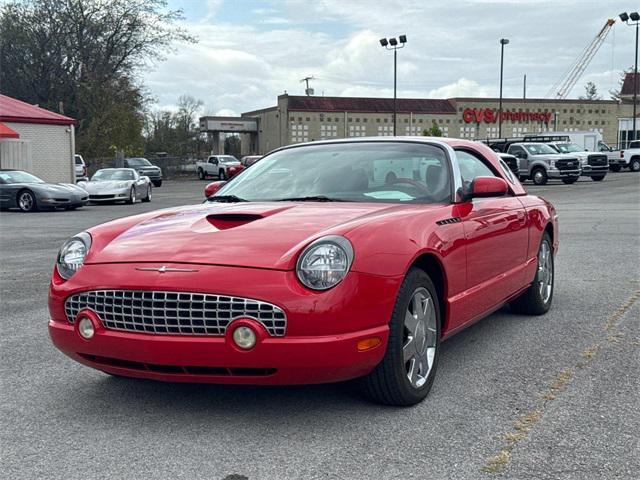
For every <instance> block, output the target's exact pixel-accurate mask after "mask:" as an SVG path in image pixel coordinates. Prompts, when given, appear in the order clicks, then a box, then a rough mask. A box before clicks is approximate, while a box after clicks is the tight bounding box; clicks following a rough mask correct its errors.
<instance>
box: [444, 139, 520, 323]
mask: <svg viewBox="0 0 640 480" xmlns="http://www.w3.org/2000/svg"><path fill="white" fill-rule="evenodd" d="M456 156H457V157H458V164H459V167H460V173H461V176H462V180H463V188H464V189H469V188H470V186H471V183H472V182H473V180H474V179H475V178H476V177H479V176H483V177H484V176H496V177H498V176H499V177H501V178H504V177H505V176H506V175H505V176H502V175H498V174H497V172H495V171H494V169H493V166H492V165H491V163H490V162H489V161H488V160H487V159H486V158H484V157H482V156H481V155H480V154H479V153H477V152H475V151H470V150H457V151H456ZM510 181H511V179H510V178H509V177H508V176H507V183H509V182H510ZM459 216H460V218H461V220H462V224H463V228H464V236H465V246H466V255H467V278H466V296H465V307H464V311H465V314H464V315H463V317H465V318H466V320H467V321H469V320H473V319H475V318H477V317H478V316H481V315H483V314H485V313H487V312H488V311H490V310H492V309H494V308H495V307H496V306H499V305H500V304H501V303H502V302H503V301H504V300H505V299H507V298H508V297H509V296H510V295H512V294H513V293H515V292H517V291H518V290H519V289H520V288H522V286H523V284H524V267H525V262H526V256H527V247H528V241H529V234H528V226H527V220H526V211H525V208H524V207H523V205H522V203H521V202H520V200H518V198H517V197H516V196H515V195H513V194H511V193H509V194H508V195H505V196H499V197H486V198H473V199H471V200H467V201H466V202H464V203H462V204H460V209H459ZM462 320H463V318H461V321H462Z"/></svg>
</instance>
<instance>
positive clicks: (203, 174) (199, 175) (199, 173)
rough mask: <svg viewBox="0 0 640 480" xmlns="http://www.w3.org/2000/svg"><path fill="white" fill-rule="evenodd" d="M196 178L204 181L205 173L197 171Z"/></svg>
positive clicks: (200, 170) (201, 170)
mask: <svg viewBox="0 0 640 480" xmlns="http://www.w3.org/2000/svg"><path fill="white" fill-rule="evenodd" d="M198 178H199V179H200V180H204V179H206V178H207V174H206V173H205V171H204V170H203V169H201V168H199V169H198Z"/></svg>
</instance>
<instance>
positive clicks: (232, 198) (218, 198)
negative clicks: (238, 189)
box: [207, 195, 249, 203]
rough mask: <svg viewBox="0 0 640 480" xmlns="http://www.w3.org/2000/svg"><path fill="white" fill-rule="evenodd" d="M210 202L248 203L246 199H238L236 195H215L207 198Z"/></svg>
mask: <svg viewBox="0 0 640 480" xmlns="http://www.w3.org/2000/svg"><path fill="white" fill-rule="evenodd" d="M207 200H208V201H209V202H222V203H236V202H248V201H249V200H246V199H244V198H240V197H237V196H236V195H214V196H212V197H209V198H207Z"/></svg>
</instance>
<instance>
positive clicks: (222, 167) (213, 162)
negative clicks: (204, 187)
mask: <svg viewBox="0 0 640 480" xmlns="http://www.w3.org/2000/svg"><path fill="white" fill-rule="evenodd" d="M244 168H245V167H244V165H242V164H241V163H240V162H239V161H238V159H237V158H236V157H234V156H233V155H211V156H210V157H209V158H208V159H207V161H206V162H196V172H197V173H198V178H199V179H200V180H204V179H206V178H207V177H208V176H213V177H218V178H219V179H220V180H227V179H229V178H231V177H233V176H234V175H237V174H238V173H240V172H241V171H242V170H244Z"/></svg>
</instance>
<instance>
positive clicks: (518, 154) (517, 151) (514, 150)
mask: <svg viewBox="0 0 640 480" xmlns="http://www.w3.org/2000/svg"><path fill="white" fill-rule="evenodd" d="M509 153H510V154H511V155H514V156H516V157H522V156H523V155H525V156H526V152H525V151H524V148H522V147H518V146H515V147H511V148H510V149H509Z"/></svg>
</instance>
